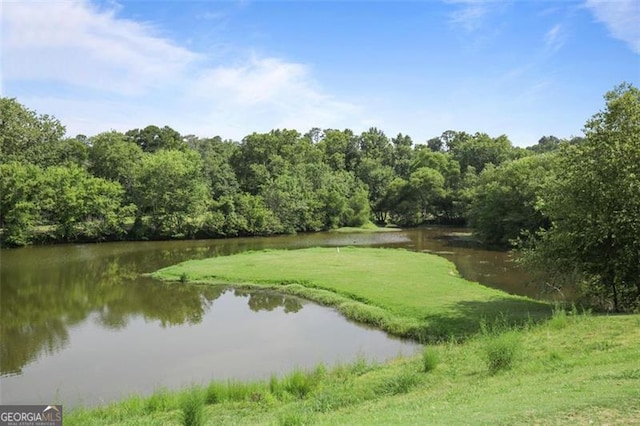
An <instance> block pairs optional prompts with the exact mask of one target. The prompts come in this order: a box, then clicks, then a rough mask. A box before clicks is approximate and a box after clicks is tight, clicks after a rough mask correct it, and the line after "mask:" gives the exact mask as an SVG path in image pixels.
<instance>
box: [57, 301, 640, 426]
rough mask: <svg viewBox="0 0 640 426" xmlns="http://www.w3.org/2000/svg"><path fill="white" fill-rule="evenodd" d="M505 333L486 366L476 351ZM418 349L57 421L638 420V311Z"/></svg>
mask: <svg viewBox="0 0 640 426" xmlns="http://www.w3.org/2000/svg"><path fill="white" fill-rule="evenodd" d="M505 335H508V336H510V337H509V339H516V340H517V344H518V346H519V348H520V350H519V353H518V355H517V356H516V357H515V358H513V360H512V361H513V362H512V363H511V365H510V366H509V368H507V369H500V370H497V371H496V370H495V369H493V368H492V366H491V363H490V362H489V361H490V360H488V359H487V348H490V347H493V346H494V343H495V342H496V341H499V340H500V339H503V338H504V336H505ZM426 351H428V353H429V355H428V356H429V357H430V358H431V357H433V358H437V360H438V361H437V362H435V363H433V364H432V368H428V369H425V364H424V356H423V355H417V356H415V357H412V358H404V359H397V360H395V361H392V362H389V363H387V364H381V365H371V364H367V363H366V362H365V361H363V360H358V361H356V362H354V363H352V364H349V365H343V366H338V367H335V368H332V369H327V368H325V367H323V366H319V367H318V368H316V369H315V370H311V371H305V372H303V371H294V372H292V373H290V374H289V375H286V376H284V377H275V376H274V377H272V378H271V379H270V380H263V381H256V382H247V383H240V382H233V381H230V382H213V383H211V384H210V385H208V386H203V387H191V388H188V389H185V390H183V391H180V392H169V391H166V390H159V391H158V392H157V393H156V394H154V395H152V396H150V397H148V398H138V397H134V398H130V399H128V400H125V401H122V402H118V403H116V404H113V405H110V406H106V407H100V408H96V409H76V410H74V411H72V412H70V413H68V414H67V413H65V424H69V425H92V424H96V425H98V424H105V425H106V424H131V425H142V424H167V425H171V424H175V425H178V424H206V425H243V424H252V425H253V424H255V425H298V424H320V425H324V424H326V425H343V424H349V425H406V424H447V425H450V424H451V425H458V424H461V425H462V424H474V425H476V424H477V425H501V424H503V425H518V424H527V425H528V424H540V425H542V424H544V425H548V424H550V425H553V424H567V425H575V424H578V425H587V424H620V425H631V424H638V422H639V419H640V365H639V364H638V355H639V354H640V316H639V315H629V316H610V317H603V316H600V317H598V316H590V315H575V314H574V315H567V314H565V313H564V312H561V311H560V312H557V313H556V314H555V315H554V317H552V318H551V319H550V320H549V321H547V322H545V323H542V324H533V323H528V324H525V325H524V326H521V327H519V328H517V329H513V328H510V327H506V326H504V325H500V324H499V325H498V326H497V327H493V328H492V327H483V331H482V332H480V333H478V334H477V335H475V336H473V337H471V338H469V339H467V340H466V341H464V342H462V343H459V342H454V341H450V342H441V343H439V344H435V345H430V346H429V347H428V349H426Z"/></svg>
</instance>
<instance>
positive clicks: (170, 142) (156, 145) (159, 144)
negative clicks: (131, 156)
mask: <svg viewBox="0 0 640 426" xmlns="http://www.w3.org/2000/svg"><path fill="white" fill-rule="evenodd" d="M126 136H127V137H128V138H130V140H131V141H133V142H134V143H135V144H136V145H138V146H139V147H140V148H141V149H142V150H143V151H144V152H156V151H159V150H161V149H168V150H171V149H177V150H184V149H185V148H186V143H185V142H184V140H183V138H182V136H181V135H180V133H178V132H177V131H176V130H174V129H172V128H171V127H169V126H164V127H162V128H160V127H158V126H154V125H150V126H147V127H145V128H144V129H132V130H129V131H128V132H127V133H126Z"/></svg>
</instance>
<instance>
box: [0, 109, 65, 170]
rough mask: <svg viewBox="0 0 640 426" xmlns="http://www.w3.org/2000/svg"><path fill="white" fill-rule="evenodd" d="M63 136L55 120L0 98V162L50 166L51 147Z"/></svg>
mask: <svg viewBox="0 0 640 426" xmlns="http://www.w3.org/2000/svg"><path fill="white" fill-rule="evenodd" d="M64 134H65V128H64V126H63V125H62V124H61V123H60V121H58V120H57V119H56V118H55V117H51V116H49V115H38V114H36V112H35V111H32V110H30V109H28V108H26V107H24V106H23V105H22V104H20V103H19V102H18V101H17V100H15V99H13V98H4V97H3V98H0V153H2V156H1V157H0V161H1V162H10V161H23V162H29V163H32V164H37V165H40V166H47V165H50V164H49V163H50V160H49V157H50V155H51V151H52V147H53V146H54V145H55V144H56V143H57V142H59V141H60V140H61V139H62V137H63V136H64Z"/></svg>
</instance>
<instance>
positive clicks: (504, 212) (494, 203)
mask: <svg viewBox="0 0 640 426" xmlns="http://www.w3.org/2000/svg"><path fill="white" fill-rule="evenodd" d="M556 160H557V156H556V155H551V154H543V155H535V156H531V157H525V158H521V159H519V160H515V161H511V162H507V163H504V164H502V165H500V166H499V167H494V166H493V165H490V166H487V167H486V168H485V169H484V170H483V171H482V173H480V176H479V177H478V182H477V184H476V185H475V187H474V188H473V195H472V201H471V204H470V206H469V211H468V213H467V217H468V219H469V225H470V226H471V227H473V229H474V232H475V233H476V234H477V235H478V236H479V237H480V238H481V239H482V240H483V241H484V242H486V243H489V244H496V245H503V246H506V245H508V244H510V242H512V241H513V240H515V239H516V238H518V237H519V236H520V235H521V233H522V232H523V231H524V232H528V233H533V232H536V231H538V230H539V229H541V228H547V227H548V226H549V220H548V219H547V218H546V217H545V216H544V215H543V214H542V212H541V211H540V210H539V209H538V204H539V202H540V197H541V191H542V188H543V186H544V185H545V183H548V182H550V181H551V180H553V176H554V173H555V166H556V162H557V161H556Z"/></svg>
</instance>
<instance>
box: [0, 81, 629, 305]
mask: <svg viewBox="0 0 640 426" xmlns="http://www.w3.org/2000/svg"><path fill="white" fill-rule="evenodd" d="M0 114H1V118H0V149H1V156H0V197H1V199H0V227H1V228H2V236H1V238H2V245H3V246H24V245H29V244H34V243H35V244H38V243H51V242H98V241H112V240H146V239H170V238H219V237H234V236H251V235H271V234H281V233H295V232H312V231H320V230H329V229H334V228H339V227H345V226H349V227H359V226H363V225H367V224H369V223H370V222H374V223H376V224H378V225H389V224H393V225H395V226H400V227H412V226H419V225H422V224H427V223H438V224H466V225H468V226H470V227H471V228H472V229H473V230H474V232H475V234H476V235H477V237H478V238H479V239H480V240H481V241H482V242H483V243H485V244H489V245H492V246H496V247H502V248H510V247H513V248H516V250H517V253H518V257H519V261H520V262H521V263H522V264H523V265H524V266H526V267H528V268H529V269H530V270H532V271H538V273H539V274H538V275H539V279H540V280H543V281H546V282H549V283H552V285H554V286H562V285H564V284H565V283H573V284H575V283H583V284H584V285H585V286H586V287H587V288H588V289H589V291H590V293H591V294H592V295H593V296H594V297H595V299H594V301H593V303H594V304H599V305H600V306H606V307H607V309H611V310H615V311H620V310H633V309H637V307H638V301H639V300H640V91H639V90H638V89H637V88H636V87H634V86H633V85H630V84H621V85H619V86H617V87H616V88H614V89H613V90H612V91H610V92H608V93H606V94H605V107H604V109H603V110H602V111H600V112H597V113H595V114H594V115H593V117H591V118H590V119H588V120H587V121H586V124H585V127H584V130H583V131H584V137H573V138H571V139H568V140H567V139H560V138H558V137H555V136H543V137H541V138H540V140H539V141H538V143H537V144H535V145H533V146H530V147H527V148H521V147H518V146H514V144H513V143H512V141H510V140H509V138H508V136H506V135H498V136H492V135H488V134H486V133H481V132H476V133H473V134H470V133H467V132H463V131H453V130H447V131H444V132H443V133H442V134H441V135H440V136H436V137H433V138H431V139H429V140H427V141H425V142H424V143H422V142H421V143H416V142H414V141H413V140H412V139H411V137H409V136H408V135H403V134H398V135H396V136H394V137H389V136H387V135H386V134H385V133H384V132H383V131H382V130H380V129H377V128H370V129H368V130H366V131H364V132H362V133H361V134H356V133H354V132H353V131H351V130H349V129H344V130H337V129H319V128H314V129H311V130H310V131H309V132H308V133H306V134H301V133H299V132H298V131H296V130H287V129H278V130H272V131H270V132H268V133H252V134H250V135H247V136H246V137H244V138H243V139H242V140H241V141H233V140H223V139H222V138H220V137H217V136H216V137H212V138H201V137H197V136H194V135H182V134H180V133H179V132H177V131H176V130H174V129H172V128H170V127H168V126H163V127H160V126H156V125H149V126H147V127H144V128H140V129H131V130H128V131H126V132H118V131H108V132H104V133H100V134H97V135H93V136H86V135H77V136H75V137H68V136H67V135H66V130H65V127H64V125H63V124H62V123H61V122H60V121H59V120H57V119H56V118H55V117H53V116H50V115H40V114H38V113H37V112H35V111H32V110H30V109H29V108H28V107H26V106H24V105H22V104H21V103H19V102H18V100H16V99H11V98H0Z"/></svg>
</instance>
